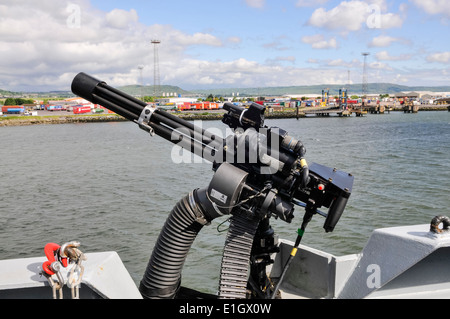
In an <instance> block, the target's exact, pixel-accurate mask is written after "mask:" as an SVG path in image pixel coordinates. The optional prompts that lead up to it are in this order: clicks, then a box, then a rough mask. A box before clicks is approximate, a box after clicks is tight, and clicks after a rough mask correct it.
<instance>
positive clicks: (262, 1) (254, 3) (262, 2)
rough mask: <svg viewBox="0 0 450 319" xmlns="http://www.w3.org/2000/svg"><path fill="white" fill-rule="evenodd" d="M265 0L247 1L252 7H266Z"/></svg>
mask: <svg viewBox="0 0 450 319" xmlns="http://www.w3.org/2000/svg"><path fill="white" fill-rule="evenodd" d="M265 2H266V1H265V0H245V3H246V4H247V5H248V6H249V7H252V8H258V9H261V8H264V5H265Z"/></svg>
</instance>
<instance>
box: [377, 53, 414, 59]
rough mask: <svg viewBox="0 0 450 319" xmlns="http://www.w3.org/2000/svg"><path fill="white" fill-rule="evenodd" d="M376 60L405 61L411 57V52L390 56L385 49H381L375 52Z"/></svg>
mask: <svg viewBox="0 0 450 319" xmlns="http://www.w3.org/2000/svg"><path fill="white" fill-rule="evenodd" d="M375 57H376V58H377V60H378V61H406V60H409V59H411V54H401V55H398V56H391V55H390V54H389V53H388V52H387V51H381V52H378V53H377V54H375Z"/></svg>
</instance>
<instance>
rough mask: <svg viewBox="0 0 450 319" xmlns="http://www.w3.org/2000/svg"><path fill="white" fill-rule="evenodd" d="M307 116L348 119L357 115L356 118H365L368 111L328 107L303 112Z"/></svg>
mask: <svg viewBox="0 0 450 319" xmlns="http://www.w3.org/2000/svg"><path fill="white" fill-rule="evenodd" d="M303 113H304V114H305V115H310V114H314V115H316V116H330V115H333V114H334V115H338V116H339V117H346V116H351V115H352V114H355V115H356V116H364V114H367V110H366V109H365V108H361V107H360V108H358V107H355V108H346V109H344V108H340V107H328V108H317V109H309V110H303Z"/></svg>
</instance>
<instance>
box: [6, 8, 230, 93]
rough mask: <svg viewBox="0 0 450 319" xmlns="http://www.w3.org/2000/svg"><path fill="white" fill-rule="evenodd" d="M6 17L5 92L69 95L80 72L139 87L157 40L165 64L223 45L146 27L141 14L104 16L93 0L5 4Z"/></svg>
mask: <svg viewBox="0 0 450 319" xmlns="http://www.w3.org/2000/svg"><path fill="white" fill-rule="evenodd" d="M0 16H1V19H0V88H4V89H9V90H17V91H22V90H23V91H27V90H43V91H44V90H67V89H69V87H70V83H71V80H72V79H73V77H74V76H75V75H76V74H77V73H78V72H80V71H84V72H88V73H91V74H94V75H96V76H98V77H101V78H102V79H104V80H107V81H110V82H111V84H112V85H122V84H133V83H137V82H138V79H139V74H138V72H139V71H138V70H137V67H138V65H141V64H142V65H144V66H146V67H149V66H150V65H152V63H153V60H152V58H153V55H152V47H151V44H150V41H151V39H153V38H159V37H161V38H160V40H161V41H162V42H161V45H160V47H159V50H160V61H161V64H163V63H164V62H165V61H164V60H168V61H171V60H174V61H175V60H176V61H180V60H182V59H184V58H186V57H188V56H187V53H186V50H187V49H188V48H189V47H190V46H193V45H205V46H210V47H219V46H221V45H222V42H221V40H220V39H219V38H217V37H215V36H214V35H212V34H208V33H201V32H197V33H193V34H188V33H185V32H182V31H180V30H176V29H174V28H173V27H172V26H170V25H158V24H154V25H150V26H147V25H143V24H141V23H139V17H138V14H137V12H136V11H135V10H130V11H126V10H118V9H115V10H112V11H110V12H104V11H100V10H96V9H94V8H93V7H91V5H90V3H89V1H87V0H78V1H76V4H73V3H67V2H65V1H59V0H42V1H33V2H30V1H17V0H15V1H12V0H4V1H2V4H1V5H0Z"/></svg>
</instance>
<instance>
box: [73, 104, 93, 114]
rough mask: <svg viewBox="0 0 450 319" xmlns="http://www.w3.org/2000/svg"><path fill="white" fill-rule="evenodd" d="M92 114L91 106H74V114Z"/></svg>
mask: <svg viewBox="0 0 450 319" xmlns="http://www.w3.org/2000/svg"><path fill="white" fill-rule="evenodd" d="M89 112H91V107H90V106H74V107H73V114H82V113H89Z"/></svg>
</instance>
